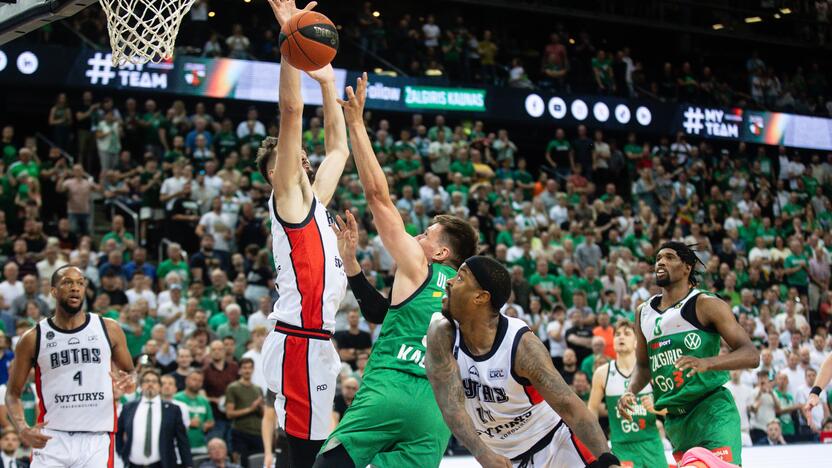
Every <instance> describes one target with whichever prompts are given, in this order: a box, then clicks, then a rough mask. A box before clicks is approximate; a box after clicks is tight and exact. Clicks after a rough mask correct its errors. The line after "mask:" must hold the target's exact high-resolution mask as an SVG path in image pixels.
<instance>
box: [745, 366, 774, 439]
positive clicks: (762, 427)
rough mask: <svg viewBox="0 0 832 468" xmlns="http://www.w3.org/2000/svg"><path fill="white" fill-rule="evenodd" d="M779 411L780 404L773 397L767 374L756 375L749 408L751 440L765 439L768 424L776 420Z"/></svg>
mask: <svg viewBox="0 0 832 468" xmlns="http://www.w3.org/2000/svg"><path fill="white" fill-rule="evenodd" d="M779 409H780V403H779V402H778V400H777V398H776V397H775V396H774V392H773V391H772V383H771V380H769V378H768V373H766V372H760V373H758V374H757V389H756V391H755V392H754V402H753V403H752V404H751V406H750V407H749V411H750V412H751V431H750V432H751V440H761V439H762V438H763V437H765V435H766V429H767V427H768V423H769V422H771V421H774V420H776V419H777V411H778V410H779Z"/></svg>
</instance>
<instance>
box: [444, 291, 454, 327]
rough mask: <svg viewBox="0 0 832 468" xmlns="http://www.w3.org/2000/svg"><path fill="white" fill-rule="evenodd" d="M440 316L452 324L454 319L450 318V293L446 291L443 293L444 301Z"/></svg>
mask: <svg viewBox="0 0 832 468" xmlns="http://www.w3.org/2000/svg"><path fill="white" fill-rule="evenodd" d="M441 313H442V316H443V317H445V318H446V319H448V321H450V322H451V323H454V318H453V317H452V316H451V291H450V290H446V292H445V301H443V303H442V310H441Z"/></svg>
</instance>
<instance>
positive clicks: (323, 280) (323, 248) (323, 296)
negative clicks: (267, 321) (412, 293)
mask: <svg viewBox="0 0 832 468" xmlns="http://www.w3.org/2000/svg"><path fill="white" fill-rule="evenodd" d="M313 205H314V203H313ZM324 211H326V210H324ZM315 226H316V230H317V231H318V239H319V240H320V241H321V254H322V255H323V257H324V258H323V260H324V273H323V275H321V310H320V312H319V313H320V314H321V326H324V325H325V324H324V309H325V308H326V271H327V268H326V266H327V263H329V261H328V260H327V256H326V253H327V252H326V244H325V243H324V235H323V233H321V225H320V224H319V223H318V222H317V221H316V222H315ZM330 229H332V228H330ZM287 237H288V236H287ZM336 255H337V253H336ZM391 291H392V289H391ZM300 314H301V315H303V311H302V310H301V313H300ZM306 355H307V358H306V362H307V364H308V363H309V357H308V356H309V353H307V354H306ZM307 367H308V366H307ZM307 373H308V369H307ZM310 383H311V382H310ZM309 401H312V396H311V395H310V397H309ZM310 405H311V403H310ZM309 434H310V437H311V434H312V411H309Z"/></svg>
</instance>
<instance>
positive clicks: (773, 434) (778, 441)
mask: <svg viewBox="0 0 832 468" xmlns="http://www.w3.org/2000/svg"><path fill="white" fill-rule="evenodd" d="M755 445H786V440H785V439H784V438H783V434H782V432H781V428H780V421H779V420H777V419H772V420H771V421H769V422H768V424H767V425H766V436H765V437H764V438H762V439H760V440H758V441H757V442H755Z"/></svg>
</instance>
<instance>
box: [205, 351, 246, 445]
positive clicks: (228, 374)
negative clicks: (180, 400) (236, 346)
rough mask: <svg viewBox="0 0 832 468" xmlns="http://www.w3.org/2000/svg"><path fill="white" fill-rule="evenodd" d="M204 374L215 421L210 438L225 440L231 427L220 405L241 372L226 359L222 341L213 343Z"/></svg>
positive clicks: (206, 393) (206, 392)
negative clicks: (228, 388) (227, 389)
mask: <svg viewBox="0 0 832 468" xmlns="http://www.w3.org/2000/svg"><path fill="white" fill-rule="evenodd" d="M203 372H204V373H205V383H204V386H203V388H204V389H205V397H206V398H207V399H208V401H209V402H210V403H211V412H212V413H213V414H214V421H215V424H214V427H213V429H211V430H210V431H209V434H208V437H209V438H210V437H214V436H216V437H220V438H221V439H223V440H224V439H226V438H228V436H229V435H230V430H231V427H230V422H229V419H228V418H227V417H226V413H225V411H220V409H219V406H218V405H219V403H220V401H221V400H222V399H223V397H225V391H226V388H227V387H228V386H229V385H230V384H231V383H232V382H234V380H235V379H236V378H237V376H238V372H239V371H238V367H237V364H236V363H234V362H233V361H229V360H228V359H227V358H226V354H225V347H224V346H223V344H222V341H220V340H214V341H212V342H211V345H210V349H209V356H208V360H207V362H206V363H205V368H204V370H203ZM209 450H210V448H209Z"/></svg>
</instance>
